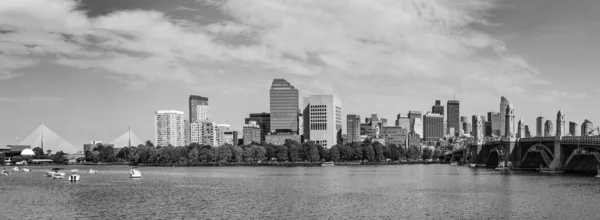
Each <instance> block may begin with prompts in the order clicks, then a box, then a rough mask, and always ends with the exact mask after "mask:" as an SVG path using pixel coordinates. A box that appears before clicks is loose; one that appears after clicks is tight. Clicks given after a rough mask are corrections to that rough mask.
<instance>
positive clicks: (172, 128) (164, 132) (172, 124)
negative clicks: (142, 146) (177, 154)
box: [154, 110, 185, 147]
mask: <svg viewBox="0 0 600 220" xmlns="http://www.w3.org/2000/svg"><path fill="white" fill-rule="evenodd" d="M184 120H185V119H184V116H183V112H181V111H175V110H160V111H156V112H155V114H154V128H155V129H154V140H155V143H156V144H157V145H158V146H169V145H172V146H176V147H177V146H184V145H185V130H184V126H185V122H184Z"/></svg>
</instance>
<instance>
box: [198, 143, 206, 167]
mask: <svg viewBox="0 0 600 220" xmlns="http://www.w3.org/2000/svg"><path fill="white" fill-rule="evenodd" d="M208 151H209V148H204V147H203V148H201V149H200V153H199V154H198V159H199V160H200V161H202V162H205V163H208V162H209V158H208Z"/></svg>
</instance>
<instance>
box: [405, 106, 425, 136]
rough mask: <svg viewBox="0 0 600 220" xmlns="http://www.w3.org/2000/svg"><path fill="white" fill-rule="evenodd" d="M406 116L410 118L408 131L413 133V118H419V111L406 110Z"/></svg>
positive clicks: (414, 131)
mask: <svg viewBox="0 0 600 220" xmlns="http://www.w3.org/2000/svg"><path fill="white" fill-rule="evenodd" d="M408 118H409V119H410V131H411V132H412V133H413V134H414V133H416V132H417V131H416V130H415V127H414V124H415V119H416V118H421V112H420V111H409V112H408ZM421 122H422V121H421ZM421 132H422V131H421Z"/></svg>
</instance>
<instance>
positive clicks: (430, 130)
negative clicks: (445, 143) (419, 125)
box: [422, 113, 444, 141]
mask: <svg viewBox="0 0 600 220" xmlns="http://www.w3.org/2000/svg"><path fill="white" fill-rule="evenodd" d="M422 137H423V140H425V141H438V140H440V139H441V138H443V137H444V116H443V115H440V114H437V113H427V114H425V115H424V116H423V136H422Z"/></svg>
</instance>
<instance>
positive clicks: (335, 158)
mask: <svg viewBox="0 0 600 220" xmlns="http://www.w3.org/2000/svg"><path fill="white" fill-rule="evenodd" d="M329 154H330V155H331V160H332V161H333V162H338V161H339V160H340V151H339V150H338V145H335V146H333V147H331V149H329Z"/></svg>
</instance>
